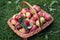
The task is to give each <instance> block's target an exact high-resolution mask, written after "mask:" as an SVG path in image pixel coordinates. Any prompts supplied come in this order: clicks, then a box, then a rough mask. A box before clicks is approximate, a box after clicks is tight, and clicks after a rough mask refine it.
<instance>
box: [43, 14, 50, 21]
mask: <svg viewBox="0 0 60 40" xmlns="http://www.w3.org/2000/svg"><path fill="white" fill-rule="evenodd" d="M43 16H44V18H45V19H46V20H47V21H48V20H50V19H51V15H50V14H47V13H44V15H43Z"/></svg>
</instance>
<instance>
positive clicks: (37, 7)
mask: <svg viewBox="0 0 60 40" xmlns="http://www.w3.org/2000/svg"><path fill="white" fill-rule="evenodd" d="M33 8H34V9H35V10H36V11H40V10H41V8H40V6H37V5H33Z"/></svg>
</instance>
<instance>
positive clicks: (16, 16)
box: [13, 14, 22, 20]
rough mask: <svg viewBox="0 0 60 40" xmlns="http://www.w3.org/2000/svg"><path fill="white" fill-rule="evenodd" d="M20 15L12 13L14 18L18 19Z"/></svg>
mask: <svg viewBox="0 0 60 40" xmlns="http://www.w3.org/2000/svg"><path fill="white" fill-rule="evenodd" d="M21 17H22V16H20V15H18V14H15V15H13V18H15V19H17V20H18V19H20V18H21Z"/></svg>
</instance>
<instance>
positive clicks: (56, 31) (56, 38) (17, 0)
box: [0, 0, 60, 40]
mask: <svg viewBox="0 0 60 40" xmlns="http://www.w3.org/2000/svg"><path fill="white" fill-rule="evenodd" d="M22 1H28V2H29V3H30V4H32V5H34V4H36V5H39V6H41V8H42V9H44V10H45V11H47V12H48V13H50V14H51V15H52V16H53V17H54V22H53V23H52V24H51V25H50V26H49V27H48V28H46V29H45V30H43V31H42V32H40V33H38V34H37V35H35V36H33V37H30V38H29V40H60V0H0V40H22V38H20V37H19V36H17V35H16V34H15V33H14V32H13V31H12V30H11V29H10V28H9V26H8V25H7V21H8V19H9V18H10V17H11V16H13V15H14V14H16V13H18V12H19V11H20V10H21V7H20V5H21V2H22Z"/></svg>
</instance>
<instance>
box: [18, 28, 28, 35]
mask: <svg viewBox="0 0 60 40" xmlns="http://www.w3.org/2000/svg"><path fill="white" fill-rule="evenodd" d="M19 31H20V32H21V33H23V34H25V33H26V32H27V31H26V29H24V28H22V29H20V30H19Z"/></svg>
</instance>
